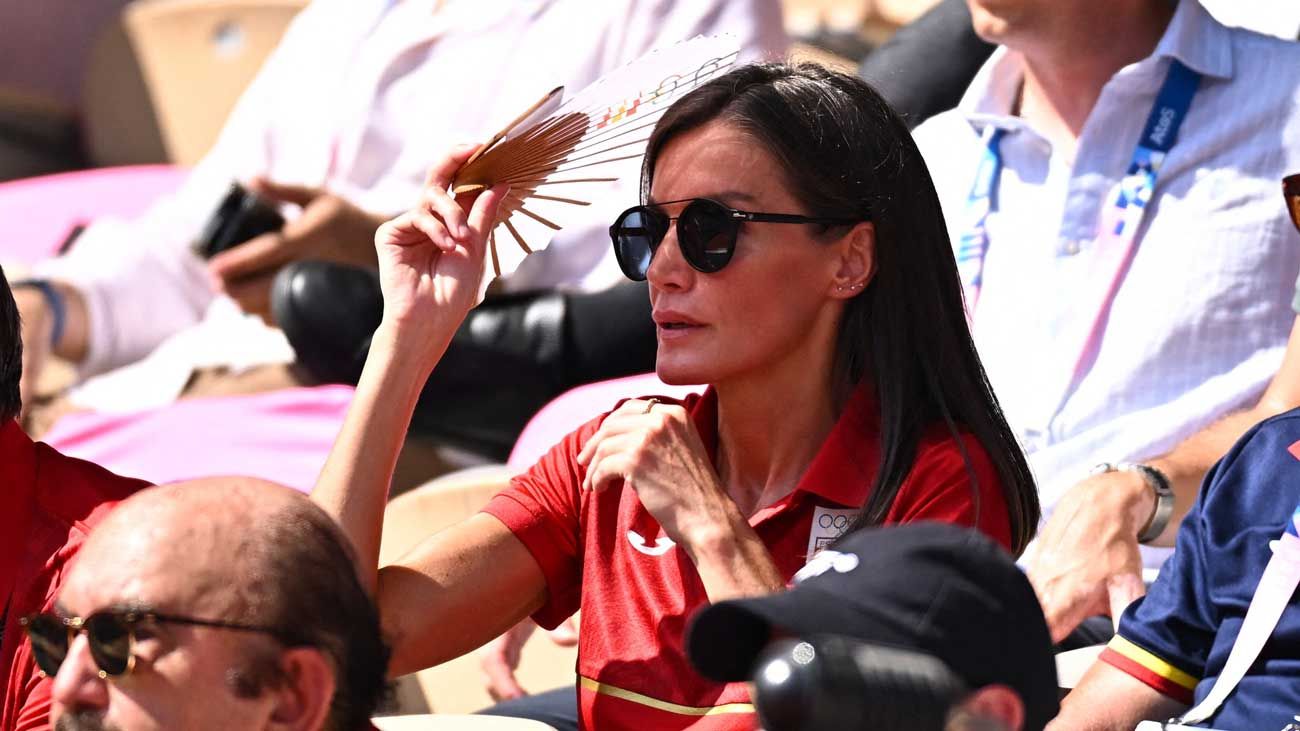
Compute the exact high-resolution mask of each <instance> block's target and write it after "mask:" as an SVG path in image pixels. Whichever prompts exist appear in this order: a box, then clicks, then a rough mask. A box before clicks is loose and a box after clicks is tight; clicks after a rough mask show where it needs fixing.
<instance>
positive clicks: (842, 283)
mask: <svg viewBox="0 0 1300 731" xmlns="http://www.w3.org/2000/svg"><path fill="white" fill-rule="evenodd" d="M836 248H837V249H838V250H839V262H838V265H839V268H838V269H837V270H836V272H835V276H834V277H833V278H832V280H831V285H832V290H831V296H833V297H838V298H841V299H851V298H853V297H856V296H858V295H859V294H862V290H864V289H866V288H867V285H868V284H870V283H871V278H872V277H873V276H875V274H876V226H875V224H873V223H872V222H870V221H863V222H862V223H859V224H855V225H854V226H853V228H852V229H850V230H849V232H848V233H846V234H844V236H843V237H841V238H840V240H839V241H838V242H837V243H836Z"/></svg>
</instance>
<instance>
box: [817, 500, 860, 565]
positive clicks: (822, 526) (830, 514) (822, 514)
mask: <svg viewBox="0 0 1300 731" xmlns="http://www.w3.org/2000/svg"><path fill="white" fill-rule="evenodd" d="M857 514H858V511H857V509H856V508H848V509H842V508H822V507H818V508H816V509H815V510H814V511H813V519H812V530H811V531H809V533H808V560H809V561H811V560H812V558H813V556H816V555H817V552H818V551H821V550H822V549H823V548H825V547H827V546H829V545H830V544H831V543H834V542H835V539H836V538H839V537H840V536H842V535H844V531H846V530H848V529H849V524H850V523H852V522H853V518H854V517H855V516H857Z"/></svg>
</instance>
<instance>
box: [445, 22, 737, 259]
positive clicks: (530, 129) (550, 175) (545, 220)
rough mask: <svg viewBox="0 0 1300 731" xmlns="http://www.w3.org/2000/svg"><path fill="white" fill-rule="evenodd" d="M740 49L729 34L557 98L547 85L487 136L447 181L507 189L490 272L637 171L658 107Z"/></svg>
mask: <svg viewBox="0 0 1300 731" xmlns="http://www.w3.org/2000/svg"><path fill="white" fill-rule="evenodd" d="M738 55H739V48H738V46H737V41H736V39H735V38H733V37H731V36H709V37H704V36H701V37H698V38H694V39H692V40H689V41H684V42H682V43H678V44H676V45H674V46H669V47H667V48H663V49H660V50H656V51H651V52H650V53H648V54H646V55H645V56H642V57H641V58H639V59H637V60H635V61H633V62H631V63H630V64H628V65H627V66H624V67H622V68H620V69H618V70H616V71H613V72H611V73H609V74H607V75H606V76H604V77H602V78H601V79H599V80H598V81H596V82H595V83H593V84H592V85H591V86H588V87H587V88H585V89H583V90H582V91H580V92H579V93H577V94H575V95H574V96H573V97H572V98H570V99H567V100H566V101H564V102H563V103H562V104H558V105H557V102H558V100H559V97H560V95H561V92H562V91H563V89H562V88H557V89H555V90H553V91H551V92H550V93H549V94H547V95H546V96H545V97H543V98H542V99H541V100H540V101H538V102H537V103H536V104H534V105H533V106H532V107H530V108H529V109H528V110H526V111H525V112H524V113H523V114H522V115H520V116H519V118H517V119H516V120H515V121H514V122H511V123H510V124H509V125H507V126H506V128H505V129H503V130H502V131H501V132H499V133H498V134H496V135H495V136H493V137H492V139H491V140H489V141H488V142H487V144H485V145H484V146H483V147H482V148H480V149H479V151H478V152H476V153H475V154H474V156H473V157H471V158H470V160H469V161H468V162H467V163H466V164H465V165H464V166H463V167H462V168H461V169H460V172H459V173H458V174H457V176H456V179H455V181H453V183H452V191H453V192H454V193H456V194H460V193H467V192H473V191H475V190H482V189H485V188H490V187H492V186H494V185H497V184H500V183H505V184H507V185H509V186H510V193H509V194H508V195H507V196H506V198H505V200H504V201H502V203H501V207H500V209H499V211H498V213H497V220H496V223H495V225H494V226H493V228H492V232H491V234H490V235H489V239H488V244H489V251H490V252H491V254H492V271H493V273H494V274H495V275H496V276H501V275H502V274H508V273H510V272H512V271H514V270H515V268H516V267H517V266H519V263H520V262H521V261H523V259H524V257H525V256H527V255H528V254H530V253H532V252H534V251H538V250H541V249H544V248H546V245H547V244H549V243H550V240H551V237H552V236H554V235H555V232H556V231H559V230H560V229H562V228H564V226H566V225H568V224H570V223H572V222H573V220H574V217H575V215H579V214H581V211H582V208H583V207H584V206H588V205H590V204H591V201H592V200H593V199H594V198H595V197H596V196H597V195H598V194H599V193H600V189H601V188H602V187H605V186H610V185H613V184H614V183H615V182H616V181H618V180H619V179H621V178H625V177H628V176H631V175H634V174H636V173H637V172H638V171H639V170H640V166H639V164H638V162H637V161H639V160H640V159H641V157H642V155H644V154H645V143H646V140H648V139H649V137H650V133H651V132H652V131H653V129H654V125H655V122H656V121H658V119H659V117H660V116H661V115H662V114H663V113H664V111H666V110H667V109H668V107H669V106H671V105H672V103H673V102H674V101H676V100H677V99H679V98H681V97H682V96H683V95H685V94H686V93H687V92H689V91H691V90H692V89H694V88H696V87H698V86H699V85H701V84H703V83H705V82H707V81H709V80H710V79H712V78H715V77H717V76H719V75H721V74H722V73H724V72H726V71H727V69H728V68H730V67H731V66H732V65H733V64H735V62H736V58H737V56H738ZM543 115H546V116H545V118H544V119H541V120H540V121H537V122H535V123H533V122H532V120H535V119H538V118H539V117H541V116H543ZM499 241H500V242H502V243H506V244H507V245H505V246H499V245H498V242H499ZM508 242H512V244H513V245H510V243H508Z"/></svg>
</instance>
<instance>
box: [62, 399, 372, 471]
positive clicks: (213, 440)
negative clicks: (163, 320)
mask: <svg viewBox="0 0 1300 731" xmlns="http://www.w3.org/2000/svg"><path fill="white" fill-rule="evenodd" d="M351 400H352V388H351V387H349V386H321V387H318V388H294V389H287V390H284V391H276V392H272V393H264V394H255V395H252V396H224V397H221V398H203V399H187V400H182V401H177V402H176V403H174V404H171V405H170V406H166V407H164V408H161V409H156V410H153V411H143V412H139V413H134V414H125V415H124V414H94V413H82V414H71V415H69V416H65V417H64V418H62V419H60V420H59V422H58V423H57V424H55V425H54V428H53V429H51V430H50V432H49V433H48V434H47V435H46V436H45V441H46V442H47V443H49V444H50V445H51V446H53V447H54V448H55V449H58V450H59V451H61V452H63V453H65V454H70V455H72V456H74V457H80V458H82V459H85V460H89V461H91V462H94V463H96V464H100V465H103V466H104V467H106V468H108V469H110V470H112V471H114V472H117V473H120V474H123V475H130V476H132V477H140V478H143V479H146V480H149V481H151V482H156V483H161V482H174V481H176V480H184V479H190V478H194V477H207V476H213V475H251V476H253V477H261V478H264V479H267V480H273V481H275V482H279V483H283V484H286V485H289V486H291V487H295V488H297V489H299V490H302V491H303V492H308V491H310V490H311V487H312V485H314V484H315V482H316V476H317V474H319V473H320V469H321V466H322V465H324V463H325V457H326V456H327V455H328V454H329V450H330V447H331V446H333V444H334V438H335V437H336V436H337V435H338V431H339V427H340V426H342V424H343V416H344V414H345V413H346V412H347V408H348V404H349V403H350V402H351Z"/></svg>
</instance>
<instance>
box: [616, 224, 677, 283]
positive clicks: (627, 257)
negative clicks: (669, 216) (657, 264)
mask: <svg viewBox="0 0 1300 731" xmlns="http://www.w3.org/2000/svg"><path fill="white" fill-rule="evenodd" d="M667 231H668V226H667V221H666V220H664V216H663V214H661V213H659V212H657V211H655V210H653V209H651V208H647V207H645V206H637V207H635V208H629V209H628V210H626V211H624V212H623V215H621V216H619V217H618V220H617V221H615V222H614V225H613V226H611V227H610V230H609V233H610V238H612V239H613V240H614V257H615V258H616V259H618V265H619V267H620V268H622V270H623V274H624V275H626V276H627V278H628V279H631V280H633V281H636V282H641V281H644V280H645V277H646V271H647V270H648V269H650V259H651V258H652V257H653V256H654V252H655V249H657V248H659V242H661V241H663V240H664V234H665V233H667Z"/></svg>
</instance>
